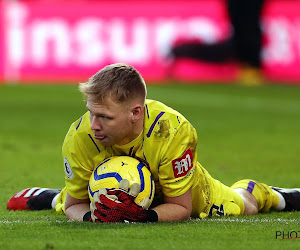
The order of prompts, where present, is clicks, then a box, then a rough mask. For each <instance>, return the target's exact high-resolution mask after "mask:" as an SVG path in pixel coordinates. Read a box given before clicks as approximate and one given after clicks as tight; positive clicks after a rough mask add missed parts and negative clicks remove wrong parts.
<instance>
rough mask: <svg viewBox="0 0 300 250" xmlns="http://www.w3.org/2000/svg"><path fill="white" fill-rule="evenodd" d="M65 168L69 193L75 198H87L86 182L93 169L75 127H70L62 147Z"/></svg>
mask: <svg viewBox="0 0 300 250" xmlns="http://www.w3.org/2000/svg"><path fill="white" fill-rule="evenodd" d="M62 154H63V158H64V168H65V173H66V175H65V183H66V188H67V192H68V194H69V195H71V196H72V197H74V198H76V199H87V198H88V184H89V179H90V176H91V174H92V171H93V163H92V161H91V160H89V158H88V157H87V156H88V152H87V149H86V148H85V145H84V143H83V142H82V138H80V137H79V136H78V133H77V130H76V127H75V126H74V125H73V126H71V127H70V129H69V131H68V133H67V135H66V137H65V140H64V143H63V148H62Z"/></svg>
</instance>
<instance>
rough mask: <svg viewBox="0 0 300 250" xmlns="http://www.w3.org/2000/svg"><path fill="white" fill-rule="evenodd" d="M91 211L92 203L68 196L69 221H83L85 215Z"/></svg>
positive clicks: (67, 212) (66, 209) (66, 204)
mask: <svg viewBox="0 0 300 250" xmlns="http://www.w3.org/2000/svg"><path fill="white" fill-rule="evenodd" d="M89 211H90V201H89V199H86V200H79V199H75V198H74V197H72V196H70V195H69V194H67V197H66V202H65V214H66V216H67V217H68V219H69V220H76V221H83V217H84V215H85V214H86V213H87V212H89Z"/></svg>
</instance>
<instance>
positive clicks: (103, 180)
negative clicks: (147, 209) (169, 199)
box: [88, 156, 155, 206]
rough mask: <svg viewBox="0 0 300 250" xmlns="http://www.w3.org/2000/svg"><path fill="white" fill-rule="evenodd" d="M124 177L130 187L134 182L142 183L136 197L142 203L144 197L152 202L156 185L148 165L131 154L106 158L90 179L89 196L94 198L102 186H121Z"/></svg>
mask: <svg viewBox="0 0 300 250" xmlns="http://www.w3.org/2000/svg"><path fill="white" fill-rule="evenodd" d="M122 179H127V180H128V181H129V188H130V187H131V186H132V184H133V183H138V184H140V185H141V190H140V193H139V194H138V196H137V197H136V199H135V203H137V204H138V203H140V202H141V201H142V200H143V199H144V198H149V200H150V203H149V206H150V204H151V203H152V200H153V197H154V192H155V185H154V180H153V178H152V175H151V173H150V171H149V170H148V168H147V166H146V165H145V164H144V163H142V162H140V161H139V160H137V159H135V158H132V157H129V156H114V157H111V158H108V159H105V160H104V161H103V162H101V163H100V164H99V165H98V166H97V167H96V168H95V169H94V171H93V173H92V175H91V177H90V181H89V187H88V191H89V198H90V200H91V201H93V200H94V198H93V197H94V194H95V192H97V191H98V190H99V189H101V188H106V189H111V188H119V182H120V181H121V180H122Z"/></svg>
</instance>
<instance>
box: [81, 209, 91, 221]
mask: <svg viewBox="0 0 300 250" xmlns="http://www.w3.org/2000/svg"><path fill="white" fill-rule="evenodd" d="M91 214H92V213H91V211H88V212H86V213H85V215H84V216H83V219H82V220H83V221H91V218H92V217H91Z"/></svg>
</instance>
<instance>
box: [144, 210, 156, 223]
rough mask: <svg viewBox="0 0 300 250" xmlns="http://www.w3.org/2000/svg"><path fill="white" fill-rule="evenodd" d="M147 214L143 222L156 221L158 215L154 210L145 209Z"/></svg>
mask: <svg viewBox="0 0 300 250" xmlns="http://www.w3.org/2000/svg"><path fill="white" fill-rule="evenodd" d="M147 213H148V216H147V219H146V221H145V222H158V215H157V213H156V211H155V210H152V209H150V210H147Z"/></svg>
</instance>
